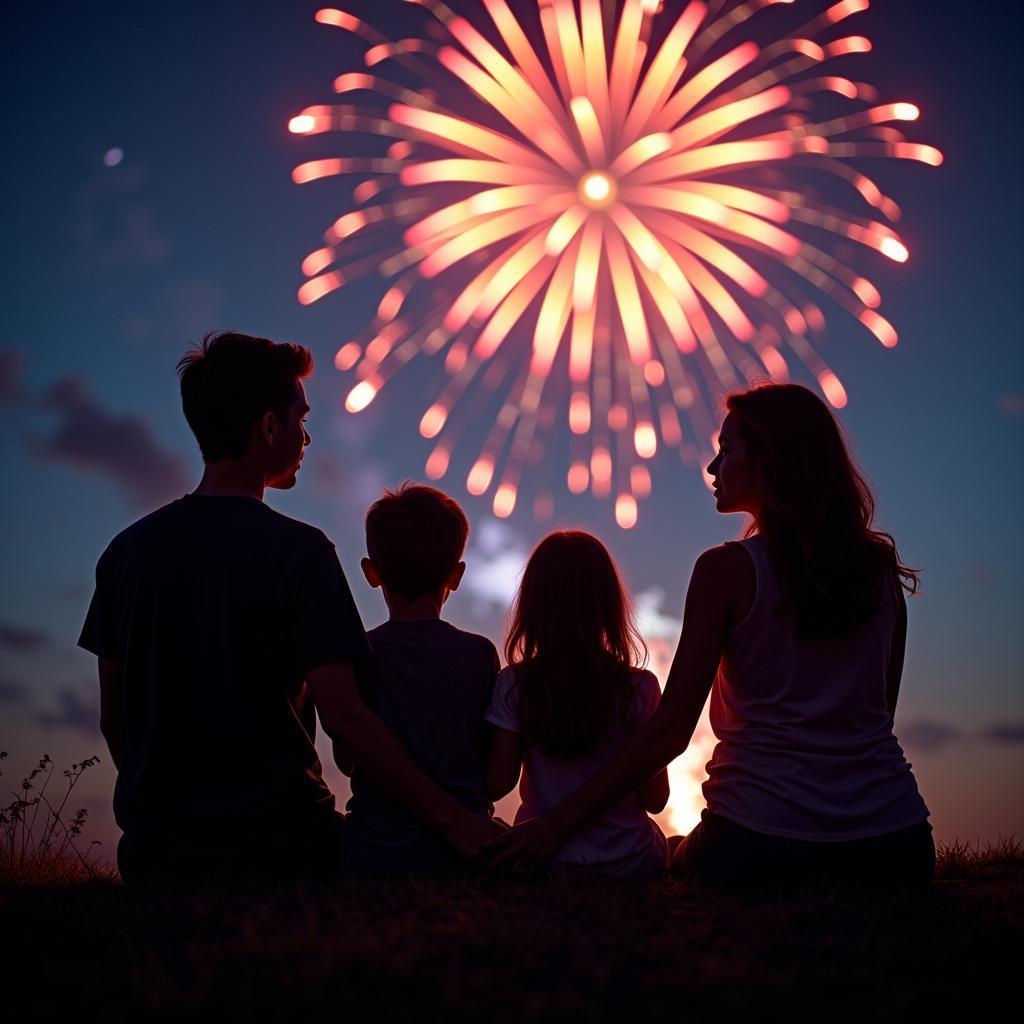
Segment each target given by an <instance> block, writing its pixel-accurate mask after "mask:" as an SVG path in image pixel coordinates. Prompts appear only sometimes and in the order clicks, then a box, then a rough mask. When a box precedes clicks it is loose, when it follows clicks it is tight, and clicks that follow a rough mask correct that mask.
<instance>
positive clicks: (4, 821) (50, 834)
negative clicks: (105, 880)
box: [0, 751, 99, 875]
mask: <svg viewBox="0 0 1024 1024" xmlns="http://www.w3.org/2000/svg"><path fill="white" fill-rule="evenodd" d="M6 758H7V752H6V751H0V760H5V759H6ZM98 763H99V758H98V757H87V758H86V759H85V760H83V761H80V762H77V763H73V764H72V765H71V768H70V769H66V770H65V771H64V777H65V778H66V779H67V788H66V790H65V791H64V794H63V796H62V798H61V800H60V802H59V803H58V804H57V805H56V806H54V803H53V802H52V801H51V800H50V798H49V797H48V796H47V794H46V789H47V787H48V786H49V784H50V780H51V779H52V777H53V772H54V768H55V766H54V763H53V760H52V759H51V758H50V756H49V754H44V755H43V757H42V758H41V759H40V760H39V763H38V764H37V765H36V767H35V768H33V769H32V771H31V772H29V774H28V776H27V777H26V778H24V779H22V782H21V792H20V793H17V792H15V793H13V794H12V795H13V796H14V801H13V803H11V804H9V805H8V806H7V807H6V808H4V809H3V810H0V827H2V829H3V831H2V833H0V866H3V867H6V868H8V869H24V868H25V867H26V866H28V865H32V864H35V865H38V864H41V863H45V862H49V861H59V860H61V859H63V858H64V857H66V856H67V853H68V852H69V851H70V852H71V853H73V854H74V856H75V858H76V859H77V860H78V861H79V863H80V864H81V865H82V867H84V868H85V869H86V871H87V872H89V873H90V874H93V875H94V874H96V864H95V862H94V860H92V859H90V857H89V856H88V853H89V851H90V850H92V848H93V846H98V845H99V843H98V841H95V840H94V841H93V842H92V843H90V844H89V847H88V849H87V850H86V851H85V853H83V852H82V851H81V850H80V849H79V848H78V844H77V843H76V840H77V839H78V837H79V836H80V835H81V834H82V831H83V829H84V827H85V822H86V819H87V818H88V814H89V812H88V811H87V810H86V809H85V808H84V807H83V808H79V810H78V811H76V812H75V815H74V817H73V818H72V819H71V821H70V822H67V821H65V820H64V814H65V808H66V807H67V803H68V800H69V799H70V797H71V792H72V790H73V789H74V788H75V786H76V785H77V783H78V780H79V779H80V778H81V777H82V775H83V774H84V773H85V772H86V770H87V769H89V768H91V767H93V765H96V764H98ZM41 775H42V776H43V779H42V781H41V783H40V785H39V788H38V791H37V792H36V795H35V796H33V797H32V798H31V799H30V798H29V795H28V794H29V792H30V791H31V790H34V789H36V785H35V783H36V780H37V779H38V778H39V776H41ZM42 806H45V808H46V813H45V816H44V818H43V819H41V820H40V818H39V812H40V808H41V807H42ZM30 808H31V813H29V809H30ZM37 824H38V825H40V827H41V833H40V834H37V831H36V826H37ZM58 841H59V844H58Z"/></svg>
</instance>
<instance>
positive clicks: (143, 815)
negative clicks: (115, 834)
mask: <svg viewBox="0 0 1024 1024" xmlns="http://www.w3.org/2000/svg"><path fill="white" fill-rule="evenodd" d="M79 645H80V646H82V647H84V648H85V649H86V650H88V651H91V652H92V653H93V654H96V655H98V656H99V657H101V658H108V659H111V660H113V661H116V662H119V663H120V664H121V674H122V681H123V693H124V720H125V724H126V745H125V749H124V753H123V755H122V759H121V765H120V769H119V771H118V775H117V784H116V786H115V788H114V816H115V818H116V820H117V823H118V825H119V826H120V827H121V829H122V830H123V831H124V832H125V835H126V837H128V838H129V839H130V840H131V841H132V843H133V846H134V848H135V849H136V850H137V851H141V852H142V854H143V855H144V856H148V857H149V858H151V859H153V860H156V861H169V862H171V863H175V864H187V863H189V862H191V861H194V860H197V861H202V862H203V863H208V862H217V861H224V862H225V863H229V862H237V861H238V860H242V861H245V862H253V863H258V862H260V861H262V860H274V859H276V858H278V857H280V856H286V855H287V854H288V853H290V852H292V851H294V850H296V849H300V848H302V847H304V846H306V845H308V844H309V843H310V842H311V841H315V840H316V838H317V837H318V835H319V834H320V833H321V832H322V830H323V829H324V828H325V827H327V823H328V822H329V821H330V819H331V817H332V815H333V813H334V797H333V795H332V794H331V792H330V790H329V789H328V788H327V786H326V785H325V784H324V781H323V778H322V775H321V767H320V761H319V759H318V758H317V754H316V750H315V749H314V746H313V735H314V721H315V719H314V718H313V712H312V704H311V702H305V701H304V699H303V698H304V695H305V692H306V691H305V686H304V677H305V673H306V672H307V671H308V670H310V669H313V668H317V667H319V666H321V665H325V664H328V663H330V662H334V661H342V660H348V659H351V658H353V657H355V656H357V655H362V654H365V653H366V652H367V650H368V646H367V643H366V637H365V634H364V632H363V628H362V623H361V622H360V619H359V613H358V612H357V611H356V607H355V603H354V602H353V600H352V594H351V592H350V590H349V587H348V583H347V582H346V580H345V576H344V573H343V572H342V569H341V565H340V564H339V563H338V558H337V555H336V554H335V551H334V546H333V545H332V544H331V542H330V541H329V540H328V539H327V537H326V536H325V535H324V534H323V533H322V532H321V531H320V530H318V529H316V528H315V527H312V526H308V525H306V524H305V523H301V522H298V521H297V520H294V519H289V518H288V517H287V516H283V515H281V514H280V513H278V512H275V511H274V510H273V509H271V508H269V507H268V506H267V505H265V504H263V502H261V501H259V500H257V499H255V498H245V497H212V496H202V497H200V496H196V495H187V496H186V497H184V498H180V499H178V500H177V501H174V502H171V504H169V505H166V506H164V507H163V508H161V509H158V510H157V511H156V512H153V513H152V514H151V515H148V516H146V517H145V518H143V519H141V520H139V521H138V522H137V523H135V524H133V525H132V526H130V527H128V529H126V530H125V531H123V532H122V533H120V534H119V535H118V536H117V537H115V538H114V540H113V541H111V543H110V545H109V546H108V547H107V549H106V551H104V553H103V555H102V556H101V557H100V560H99V563H98V565H97V567H96V592H95V594H94V595H93V599H92V604H91V605H90V607H89V614H88V617H87V619H86V622H85V626H84V628H83V630H82V636H81V638H80V640H79Z"/></svg>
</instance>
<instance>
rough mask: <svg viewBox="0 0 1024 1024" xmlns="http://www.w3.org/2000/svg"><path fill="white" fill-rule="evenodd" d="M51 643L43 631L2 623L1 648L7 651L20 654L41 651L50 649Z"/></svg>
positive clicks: (0, 631)
mask: <svg viewBox="0 0 1024 1024" xmlns="http://www.w3.org/2000/svg"><path fill="white" fill-rule="evenodd" d="M49 643H50V639H49V637H47V635H46V634H45V633H43V632H42V631H41V630H38V629H31V628H26V627H24V626H13V625H11V623H9V622H0V647H2V648H4V649H5V650H8V651H17V652H18V653H28V652H30V651H41V650H43V648H45V647H48V646H49Z"/></svg>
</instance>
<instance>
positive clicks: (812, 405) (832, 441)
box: [726, 384, 919, 638]
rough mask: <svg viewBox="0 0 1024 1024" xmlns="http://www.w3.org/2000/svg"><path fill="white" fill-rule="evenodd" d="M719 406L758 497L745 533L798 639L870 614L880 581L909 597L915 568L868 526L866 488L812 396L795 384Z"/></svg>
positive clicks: (761, 388)
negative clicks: (763, 554)
mask: <svg viewBox="0 0 1024 1024" xmlns="http://www.w3.org/2000/svg"><path fill="white" fill-rule="evenodd" d="M726 405H727V408H728V410H729V412H731V413H733V414H734V416H735V417H736V421H737V427H738V430H739V434H740V436H741V437H742V438H743V440H744V441H745V442H746V445H747V458H748V459H749V460H750V461H751V462H752V463H753V465H754V467H755V472H756V476H757V480H758V484H759V487H760V491H761V502H762V504H761V511H760V514H759V515H758V516H757V518H756V521H755V522H754V523H753V524H751V526H750V527H749V528H748V530H747V536H750V535H752V534H755V533H757V534H760V535H761V536H762V537H763V538H764V540H765V543H766V545H767V547H768V551H769V554H770V555H771V558H772V563H773V565H774V566H775V568H776V571H777V572H778V574H779V577H780V581H781V584H782V591H783V600H784V602H785V603H786V604H787V605H789V606H791V607H792V609H793V611H794V613H795V617H796V625H797V631H798V633H799V634H800V635H802V636H805V637H808V638H810V637H825V636H837V635H839V634H842V633H846V632H848V631H849V630H851V629H853V628H854V627H856V626H858V625H861V624H862V623H864V622H865V621H867V619H869V618H870V617H871V616H872V615H873V614H875V613H876V612H877V610H878V607H879V601H880V598H881V594H882V589H881V588H882V587H883V586H885V584H886V580H887V578H888V579H897V578H898V579H899V581H900V583H901V584H902V585H903V587H904V588H905V589H906V590H907V591H908V592H910V593H915V592H916V591H917V588H918V584H919V579H918V573H917V570H915V569H911V568H909V567H908V566H906V565H904V563H903V562H902V560H901V559H900V556H899V552H898V551H897V550H896V543H895V541H894V540H893V539H892V537H891V536H890V535H889V534H887V533H882V532H881V531H879V530H875V529H873V528H872V522H873V520H874V514H875V500H874V497H873V496H872V494H871V489H870V488H869V487H868V484H867V481H865V479H864V477H863V476H862V475H861V474H860V472H858V470H857V468H856V466H855V465H854V464H853V460H852V459H851V457H850V453H849V451H848V450H847V447H846V444H845V442H844V440H843V435H842V433H841V431H840V427H839V424H838V423H837V422H836V419H835V417H834V416H833V415H832V413H831V411H830V410H829V409H828V407H827V406H826V405H825V403H824V402H822V401H821V399H820V398H818V397H817V396H816V395H815V394H814V393H813V392H811V391H809V390H808V389H807V388H804V387H800V386H799V385H797V384H762V385H758V386H755V387H753V388H750V389H748V390H746V391H742V392H739V393H737V394H733V395H730V396H729V397H728V399H727V401H726Z"/></svg>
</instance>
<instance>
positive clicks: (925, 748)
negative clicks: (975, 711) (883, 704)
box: [896, 718, 964, 754]
mask: <svg viewBox="0 0 1024 1024" xmlns="http://www.w3.org/2000/svg"><path fill="white" fill-rule="evenodd" d="M896 733H897V735H898V737H899V741H900V743H901V744H902V745H903V746H905V747H909V748H911V749H914V750H920V751H922V752H923V753H928V754H931V753H937V752H938V751H940V750H944V749H945V748H946V747H948V746H949V745H950V744H951V743H955V742H957V741H958V740H962V739H963V738H964V734H963V733H962V732H960V730H959V729H957V728H956V727H955V726H953V725H950V724H949V723H948V722H938V721H935V720H933V719H927V718H919V719H915V720H913V721H910V722H901V723H900V724H899V725H898V726H897V729H896Z"/></svg>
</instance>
